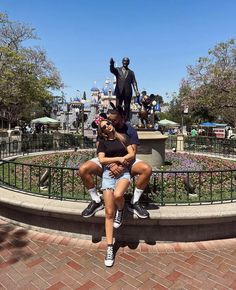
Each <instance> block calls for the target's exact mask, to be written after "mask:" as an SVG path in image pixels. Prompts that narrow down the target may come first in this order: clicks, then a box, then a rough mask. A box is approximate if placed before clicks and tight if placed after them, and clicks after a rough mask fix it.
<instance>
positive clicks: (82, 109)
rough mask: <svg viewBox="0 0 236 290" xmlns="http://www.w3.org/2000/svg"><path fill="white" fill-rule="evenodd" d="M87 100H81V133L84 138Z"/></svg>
mask: <svg viewBox="0 0 236 290" xmlns="http://www.w3.org/2000/svg"><path fill="white" fill-rule="evenodd" d="M85 102H86V100H84V99H82V100H81V135H82V138H84V104H85Z"/></svg>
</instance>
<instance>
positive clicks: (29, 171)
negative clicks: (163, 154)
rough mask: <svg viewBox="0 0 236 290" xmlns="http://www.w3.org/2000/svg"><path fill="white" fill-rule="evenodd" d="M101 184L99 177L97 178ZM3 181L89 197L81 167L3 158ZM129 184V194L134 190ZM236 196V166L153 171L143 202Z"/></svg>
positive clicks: (39, 191) (54, 195) (65, 195)
mask: <svg viewBox="0 0 236 290" xmlns="http://www.w3.org/2000/svg"><path fill="white" fill-rule="evenodd" d="M96 180H97V184H96V186H97V188H100V178H97V179H96ZM0 181H1V183H2V185H5V186H8V187H12V188H16V189H19V190H22V191H25V192H31V193H34V194H40V195H44V196H47V197H48V198H57V199H61V200H62V199H74V200H86V199H89V195H88V194H87V193H86V190H85V188H84V186H83V182H82V180H81V178H80V176H79V171H78V168H70V167H55V166H54V167H53V166H44V165H35V164H25V163H19V162H14V161H4V160H3V161H2V163H1V165H0ZM132 190H133V187H130V190H129V192H128V194H132ZM235 199H236V169H235V170H211V171H186V172H184V171H154V172H153V174H152V177H151V179H150V182H149V186H148V189H147V191H146V193H145V194H144V195H143V200H142V201H143V202H154V203H158V204H161V205H164V204H182V203H184V204H193V203H198V204H202V203H214V202H224V201H231V202H232V201H233V200H235Z"/></svg>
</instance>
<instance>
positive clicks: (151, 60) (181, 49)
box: [0, 0, 236, 101]
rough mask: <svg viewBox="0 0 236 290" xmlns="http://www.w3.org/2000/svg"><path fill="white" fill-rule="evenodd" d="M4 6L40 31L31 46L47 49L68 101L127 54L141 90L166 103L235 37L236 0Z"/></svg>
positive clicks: (19, 2) (96, 0) (21, 0)
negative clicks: (190, 73)
mask: <svg viewBox="0 0 236 290" xmlns="http://www.w3.org/2000/svg"><path fill="white" fill-rule="evenodd" d="M0 11H1V12H5V13H7V14H8V16H9V19H10V20H15V21H19V22H22V23H25V24H28V25H30V26H31V27H33V28H35V29H36V32H37V35H38V37H39V38H40V39H39V40H34V41H33V42H32V43H30V45H35V46H40V47H41V48H42V49H44V50H45V51H46V52H47V56H48V58H49V59H50V60H51V61H52V62H53V63H54V65H55V66H56V68H57V69H58V71H59V72H60V75H61V78H62V81H63V82H64V84H65V88H64V89H63V91H64V93H65V96H66V99H67V100H70V98H75V97H78V96H81V95H82V92H83V91H86V94H87V96H89V95H91V92H90V90H91V88H92V87H93V86H94V82H95V81H96V86H97V87H98V88H100V89H101V88H102V87H103V86H104V82H105V80H106V78H112V74H111V73H110V71H109V61H110V58H111V57H113V59H114V60H115V61H116V65H117V66H121V61H122V58H123V57H125V56H127V57H129V58H130V66H129V67H130V69H132V70H133V71H134V72H135V75H136V80H137V83H138V87H139V91H142V90H144V89H145V90H146V91H147V92H148V93H149V94H151V93H154V94H159V95H161V96H163V98H164V100H165V101H168V100H170V99H171V95H172V94H173V93H174V92H176V93H178V90H179V86H180V82H181V80H182V79H183V78H184V77H186V75H187V70H186V67H187V66H188V65H194V64H195V63H196V61H197V59H198V58H199V57H202V56H207V53H208V50H209V49H211V48H213V47H214V46H215V45H216V44H217V43H219V42H225V41H227V40H229V39H231V38H236V17H235V12H236V1H235V0H221V1H220V0H119V1H114V0H109V1H108V0H67V1H65V0H0ZM58 94H59V95H60V92H55V95H58Z"/></svg>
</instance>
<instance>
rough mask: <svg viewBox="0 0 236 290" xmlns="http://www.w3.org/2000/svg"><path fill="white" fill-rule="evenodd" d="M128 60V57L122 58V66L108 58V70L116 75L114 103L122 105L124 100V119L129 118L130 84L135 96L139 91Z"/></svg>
mask: <svg viewBox="0 0 236 290" xmlns="http://www.w3.org/2000/svg"><path fill="white" fill-rule="evenodd" d="M129 63H130V61H129V58H128V57H124V58H123V59H122V65H123V66H122V67H115V66H114V64H115V62H114V60H113V58H111V60H110V71H111V73H113V74H114V75H115V76H116V88H115V95H116V105H117V106H122V105H123V102H124V114H125V120H126V121H128V120H129V114H130V103H131V98H132V86H133V89H134V91H135V93H136V96H137V97H139V95H140V94H139V91H138V86H137V82H136V79H135V75H134V72H133V71H132V70H130V69H129V68H128V65H129Z"/></svg>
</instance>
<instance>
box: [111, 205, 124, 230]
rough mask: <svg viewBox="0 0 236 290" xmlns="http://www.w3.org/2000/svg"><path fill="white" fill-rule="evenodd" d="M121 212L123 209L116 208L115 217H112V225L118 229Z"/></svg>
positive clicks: (121, 216)
mask: <svg viewBox="0 0 236 290" xmlns="http://www.w3.org/2000/svg"><path fill="white" fill-rule="evenodd" d="M123 213H124V210H123V209H122V210H118V209H117V211H116V214H115V218H114V223H113V227H114V228H115V229H118V228H119V227H120V226H121V225H122V221H123Z"/></svg>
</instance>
